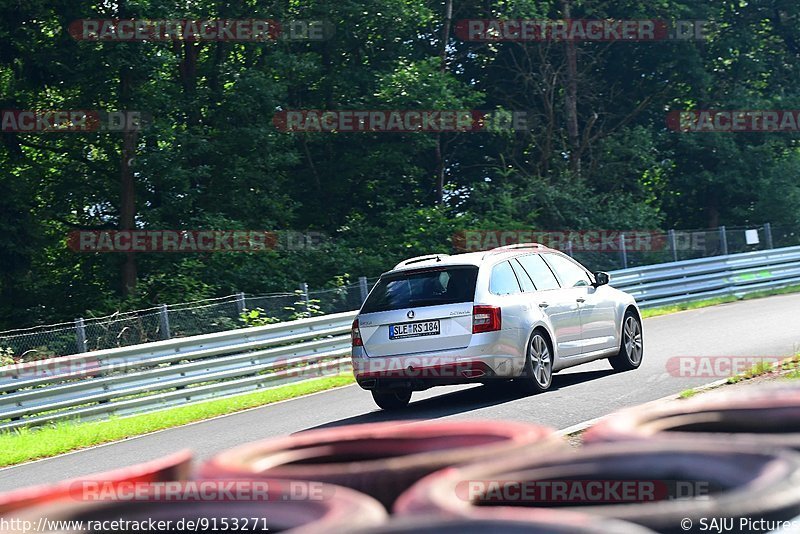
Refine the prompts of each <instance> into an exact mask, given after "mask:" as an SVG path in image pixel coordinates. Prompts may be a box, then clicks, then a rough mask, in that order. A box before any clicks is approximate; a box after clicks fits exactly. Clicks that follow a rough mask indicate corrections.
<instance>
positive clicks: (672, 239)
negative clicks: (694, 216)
mask: <svg viewBox="0 0 800 534" xmlns="http://www.w3.org/2000/svg"><path fill="white" fill-rule="evenodd" d="M667 236H668V237H669V248H670V250H671V251H672V261H678V243H677V240H676V239H675V230H673V229H670V230H669V232H668V233H667Z"/></svg>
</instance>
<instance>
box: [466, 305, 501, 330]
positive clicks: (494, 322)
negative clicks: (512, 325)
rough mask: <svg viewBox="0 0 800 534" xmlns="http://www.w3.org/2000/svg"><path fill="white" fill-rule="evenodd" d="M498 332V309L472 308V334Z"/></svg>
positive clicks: (486, 307) (494, 307) (488, 307)
mask: <svg viewBox="0 0 800 534" xmlns="http://www.w3.org/2000/svg"><path fill="white" fill-rule="evenodd" d="M497 330H500V308H498V307H496V306H473V307H472V333H473V334H480V333H481V332H495V331H497Z"/></svg>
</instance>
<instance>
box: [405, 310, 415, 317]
mask: <svg viewBox="0 0 800 534" xmlns="http://www.w3.org/2000/svg"><path fill="white" fill-rule="evenodd" d="M406 317H408V318H409V319H413V318H414V310H409V311H408V313H407V314H406Z"/></svg>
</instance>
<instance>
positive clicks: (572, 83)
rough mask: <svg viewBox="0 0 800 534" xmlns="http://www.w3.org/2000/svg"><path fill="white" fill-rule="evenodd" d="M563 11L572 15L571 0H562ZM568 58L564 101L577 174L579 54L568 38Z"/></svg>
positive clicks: (565, 15)
mask: <svg viewBox="0 0 800 534" xmlns="http://www.w3.org/2000/svg"><path fill="white" fill-rule="evenodd" d="M561 5H562V12H563V14H564V18H565V19H567V20H568V19H570V18H571V17H572V10H571V0H561ZM565 46H566V59H567V74H566V83H565V85H566V87H565V89H566V91H565V96H564V103H565V105H566V111H567V136H568V137H569V146H570V168H571V169H572V171H573V172H575V173H576V174H580V172H581V149H580V135H579V134H578V56H577V51H576V49H575V42H574V41H569V40H567V41H566V42H565Z"/></svg>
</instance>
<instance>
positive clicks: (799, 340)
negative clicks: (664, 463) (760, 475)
mask: <svg viewBox="0 0 800 534" xmlns="http://www.w3.org/2000/svg"><path fill="white" fill-rule="evenodd" d="M644 333H645V352H644V361H643V363H642V366H641V368H639V369H638V370H636V371H632V372H628V373H619V374H617V373H614V372H613V371H612V369H611V366H610V365H609V364H608V362H606V361H599V362H594V363H592V364H588V365H584V366H580V367H576V368H572V369H568V370H566V371H564V372H562V373H559V374H557V375H556V376H555V377H554V380H553V387H552V389H551V390H550V391H548V392H547V393H544V394H541V395H535V396H530V397H520V396H514V395H513V394H511V393H509V394H505V395H504V394H503V393H502V392H500V393H491V392H489V391H488V390H487V388H485V387H483V386H453V387H447V388H434V389H431V390H429V391H426V392H422V393H415V394H414V397H412V404H411V406H410V407H409V408H408V409H407V410H405V411H403V412H400V413H395V414H392V415H388V414H386V413H384V412H381V411H379V410H378V409H377V407H376V406H375V405H374V404H373V402H372V397H371V396H370V394H369V393H368V392H365V391H362V390H361V389H359V388H358V387H357V386H348V387H344V388H340V389H337V390H333V391H328V392H323V393H318V394H315V395H311V396H308V397H304V398H300V399H294V400H291V401H286V402H282V403H278V404H273V405H270V406H265V407H263V408H257V409H253V410H250V411H247V412H242V413H238V414H234V415H230V416H225V417H220V418H217V419H213V420H210V421H204V422H200V423H195V424H192V425H188V426H184V427H180V428H175V429H171V430H166V431H162V432H157V433H154V434H149V435H146V436H142V437H139V438H132V439H129V440H126V441H123V442H119V443H114V444H110V445H104V446H101V447H96V448H93V449H87V450H84V451H79V452H76V453H70V454H66V455H63V456H59V457H56V458H50V459H46V460H40V461H37V462H32V463H29V464H25V465H21V466H17V467H10V468H6V469H2V470H0V490H2V491H4V490H9V489H14V488H19V487H23V486H28V485H33V484H41V483H46V482H53V481H57V480H63V479H66V478H72V477H79V476H82V475H86V474H89V473H93V472H98V471H105V470H109V469H114V468H118V467H124V466H126V465H130V464H135V463H138V462H143V461H146V460H151V459H154V458H157V457H159V456H163V455H165V454H168V453H171V452H175V451H177V450H180V449H183V448H191V449H193V450H194V451H195V453H196V455H197V458H199V459H203V458H207V457H209V456H210V455H212V454H213V453H215V452H216V451H219V450H222V449H226V448H229V447H232V446H234V445H238V444H240V443H244V442H248V441H253V440H257V439H260V438H265V437H270V436H278V435H282V434H289V433H294V432H300V431H303V430H308V429H312V428H319V427H325V426H333V425H344V424H354V423H366V422H370V421H383V420H387V419H392V418H394V419H403V420H414V419H438V418H445V417H450V418H460V419H510V420H518V421H528V422H531V423H541V424H544V425H549V426H552V427H555V428H558V429H563V428H567V427H570V426H572V425H575V424H578V423H580V422H583V421H586V420H588V419H593V418H595V417H600V416H602V415H605V414H607V413H609V412H612V411H614V410H616V409H618V408H622V407H625V406H631V405H635V404H640V403H643V402H647V401H650V400H654V399H658V398H661V397H664V396H666V395H670V394H675V393H679V392H681V391H683V390H685V389H687V388H690V387H693V386H698V385H702V384H706V383H709V382H712V381H714V380H717V379H718V378H717V377H708V376H705V377H678V376H673V375H672V374H670V373H669V372H667V362H668V360H669V359H670V358H672V357H676V356H695V357H697V356H700V357H712V356H778V357H780V356H789V355H791V354H793V353H794V352H796V351H798V350H800V295H798V294H796V295H783V296H776V297H770V298H764V299H758V300H751V301H742V302H737V303H733V304H725V305H721V306H715V307H712V308H705V309H699V310H694V311H687V312H681V313H676V314H672V315H666V316H662V317H654V318H652V319H647V320H645V322H644Z"/></svg>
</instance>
